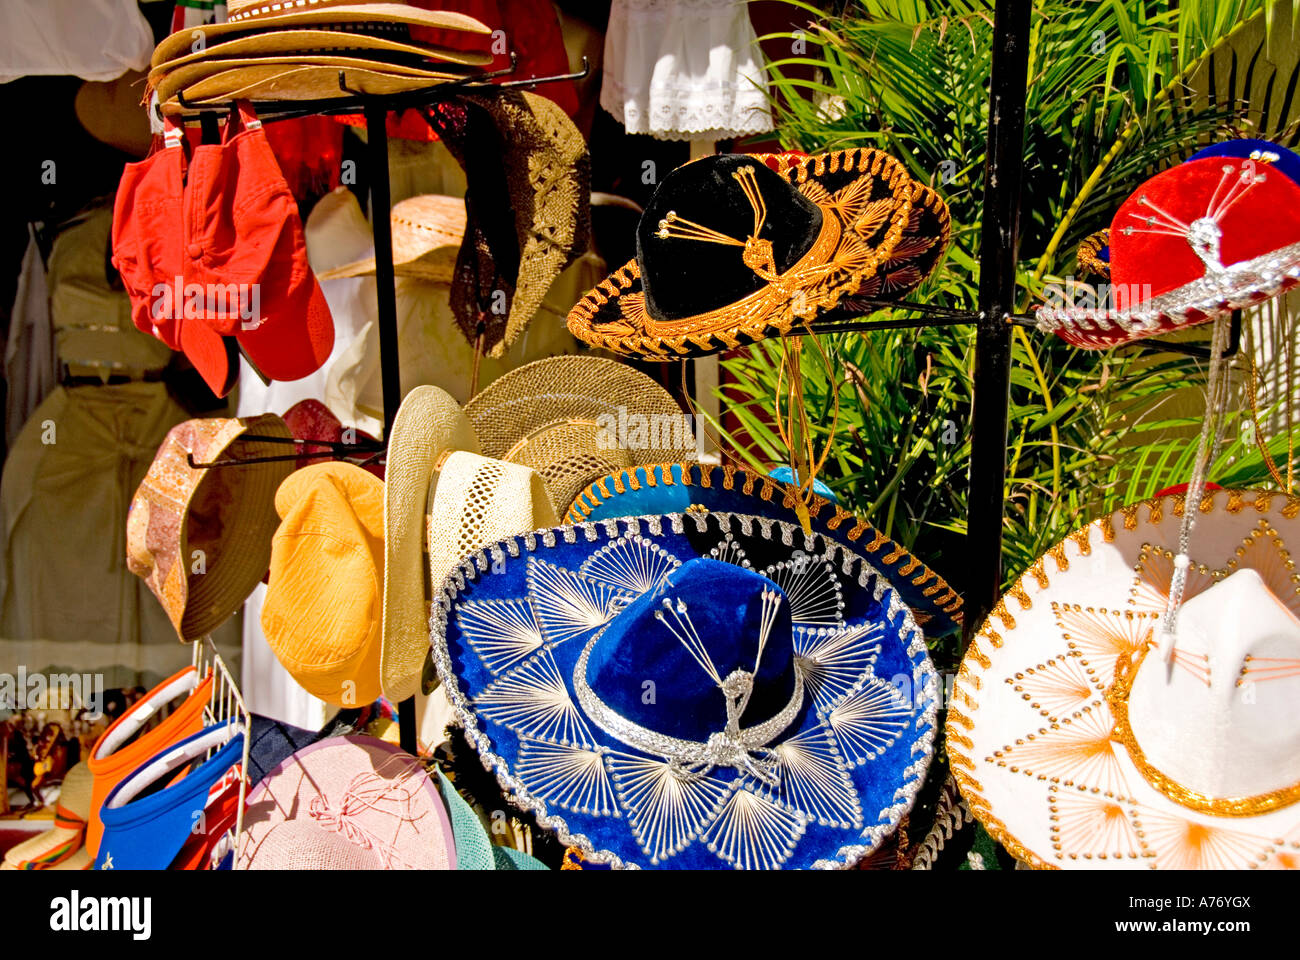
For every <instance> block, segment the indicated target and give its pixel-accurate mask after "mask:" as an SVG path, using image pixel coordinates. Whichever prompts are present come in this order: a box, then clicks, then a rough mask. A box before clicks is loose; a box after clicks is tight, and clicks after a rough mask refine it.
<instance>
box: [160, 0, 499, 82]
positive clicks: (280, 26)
mask: <svg viewBox="0 0 1300 960" xmlns="http://www.w3.org/2000/svg"><path fill="white" fill-rule="evenodd" d="M316 23H327V24H338V25H343V24H348V23H401V24H407V25H409V26H415V27H426V28H430V29H434V30H455V31H459V32H461V33H470V34H479V35H482V36H488V35H490V34H491V33H492V31H491V29H490V28H489V27H488V26H487V25H486V24H484V23H483V22H481V21H479V20H475V19H474V18H473V17H471V16H468V15H466V14H463V13H456V12H454V11H451V10H422V9H420V8H418V7H412V6H410V5H408V4H405V3H366V4H353V5H348V6H336V7H325V8H323V9H320V10H295V11H294V12H293V13H285V14H280V15H279V16H274V17H253V18H250V19H247V20H231V21H227V22H226V23H210V24H207V25H205V26H202V27H193V28H191V29H181V30H177V31H176V32H175V33H172V34H169V35H168V36H166V37H164V38H163V40H162V42H161V43H159V44H158V46H157V47H156V48H155V49H154V52H153V58H152V60H151V65H152V66H155V67H156V66H158V64H160V63H164V62H166V61H167V60H170V59H171V58H172V57H173V56H174V55H175V54H176V52H177V51H179V50H185V49H187V48H188V47H190V45H191V44H193V43H194V41H195V34H200V35H201V36H202V38H203V40H204V41H205V42H208V41H211V40H213V39H216V38H219V37H228V36H231V35H232V34H240V33H248V32H249V31H251V30H256V31H266V32H268V33H273V32H277V31H279V30H285V29H289V28H291V27H298V26H306V25H309V24H316ZM329 32H331V33H333V34H334V37H335V42H336V43H337V42H338V36H339V33H344V34H345V35H346V36H347V37H348V40H349V41H351V40H353V39H357V38H360V37H361V35H360V34H353V33H347V32H346V31H345V30H335V31H329ZM256 35H258V36H260V35H261V34H260V33H259V34H256Z"/></svg>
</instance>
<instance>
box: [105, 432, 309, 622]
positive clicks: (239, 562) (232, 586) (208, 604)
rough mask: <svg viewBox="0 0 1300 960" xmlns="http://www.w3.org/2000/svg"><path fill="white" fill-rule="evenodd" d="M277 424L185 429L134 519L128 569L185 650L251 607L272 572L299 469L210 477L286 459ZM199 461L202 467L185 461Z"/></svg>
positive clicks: (141, 491)
mask: <svg viewBox="0 0 1300 960" xmlns="http://www.w3.org/2000/svg"><path fill="white" fill-rule="evenodd" d="M246 433H247V434H252V435H254V436H271V437H282V438H284V439H286V440H287V439H289V438H290V434H289V430H288V428H287V427H286V426H285V423H284V421H283V420H282V419H281V418H280V417H278V416H276V415H275V414H269V413H268V414H262V415H261V416H257V417H252V418H246V419H240V420H230V419H221V418H210V419H203V420H187V421H185V422H184V423H181V424H178V425H177V426H175V427H173V428H172V429H171V431H170V432H169V433H168V434H167V437H166V439H165V440H164V441H163V443H162V445H161V446H160V447H159V448H158V454H157V456H156V457H155V458H154V461H153V463H152V464H151V465H150V467H149V471H148V473H146V474H145V477H144V480H142V481H141V483H140V487H139V488H138V489H137V490H136V493H135V497H134V498H133V499H132V501H131V508H130V512H129V513H128V515H127V522H126V537H127V566H128V567H129V568H130V570H131V572H132V573H134V574H136V575H137V576H139V577H141V578H142V579H143V580H144V581H145V583H147V584H148V585H149V589H150V590H152V591H153V593H154V596H156V597H157V598H158V601H159V602H160V603H161V604H162V605H163V609H164V610H165V611H166V612H167V616H168V618H169V619H170V620H171V622H172V625H173V626H174V627H175V628H176V634H177V636H178V637H179V638H180V640H181V641H182V642H188V641H192V640H199V639H202V638H203V637H204V636H206V635H208V634H209V633H211V632H212V631H213V630H215V629H216V628H217V627H219V626H220V625H221V624H222V623H223V622H225V620H226V619H227V618H228V617H230V616H231V615H232V614H234V612H235V611H236V610H238V609H239V608H240V606H242V605H243V603H244V601H245V600H246V599H248V595H249V594H250V593H252V592H253V588H254V587H256V586H257V584H258V583H259V582H260V581H261V579H262V577H264V576H265V575H266V571H267V569H268V567H269V566H270V563H271V538H272V537H273V536H274V535H275V530H276V527H277V526H279V517H278V516H277V515H276V512H275V491H276V490H277V489H278V488H279V486H280V483H281V482H282V481H283V480H284V479H285V477H287V476H288V475H289V473H290V472H292V470H293V462H292V461H277V462H269V463H252V464H234V465H229V464H226V465H222V466H218V467H209V466H205V464H211V463H214V462H216V461H229V460H235V461H237V460H248V459H254V458H260V457H273V456H279V455H282V454H283V453H285V451H286V450H287V449H288V448H287V447H286V446H284V445H283V444H280V443H275V442H272V441H251V440H245V439H243V436H244V434H246ZM189 457H193V460H194V463H195V464H196V466H190V464H189V460H188V459H187V458H189Z"/></svg>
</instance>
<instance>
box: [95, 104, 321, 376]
mask: <svg viewBox="0 0 1300 960" xmlns="http://www.w3.org/2000/svg"><path fill="white" fill-rule="evenodd" d="M168 130H169V132H168V134H167V143H168V144H169V145H168V146H165V147H164V148H163V149H162V150H160V151H157V152H155V153H154V154H153V155H151V156H150V157H148V158H146V159H145V160H143V161H141V162H140V163H138V164H130V165H128V166H127V169H126V172H125V173H124V175H123V178H122V181H121V183H120V184H119V186H118V193H117V198H116V203H115V211H114V212H115V216H114V223H113V231H114V235H113V262H114V264H115V265H116V266H117V268H118V270H119V272H121V273H122V275H123V285H124V286H126V288H127V292H128V293H129V294H130V296H131V301H132V316H133V318H134V320H135V323H136V325H137V326H138V327H139V328H140V329H141V330H143V331H145V332H146V333H152V334H153V335H155V336H157V337H158V338H159V339H161V340H162V341H163V342H165V343H166V344H167V345H168V346H169V347H171V348H172V349H173V350H175V349H181V350H183V351H184V352H185V355H186V356H187V357H189V359H190V361H191V362H192V363H193V364H194V367H195V369H196V370H198V371H199V373H200V375H202V377H203V379H204V381H205V382H206V383H207V384H208V387H209V388H210V389H211V390H212V391H213V393H215V394H216V395H217V396H219V397H222V396H225V395H226V394H227V393H229V392H230V390H231V389H232V388H233V386H234V383H235V380H236V378H237V377H238V369H239V368H238V364H237V362H236V358H237V355H238V354H237V349H236V341H237V343H238V345H239V346H241V347H242V348H243V350H244V352H245V353H246V354H247V356H248V359H249V361H250V362H251V363H253V364H254V365H255V366H256V367H257V368H258V369H259V370H261V371H262V373H263V374H265V375H266V376H267V377H269V378H271V379H275V380H298V379H300V378H302V377H305V376H307V375H308V374H310V373H312V372H314V371H315V370H318V369H319V368H320V366H321V364H323V363H324V362H325V360H326V359H327V358H328V357H329V354H330V350H331V349H332V348H333V346H334V321H333V318H331V316H330V313H329V307H328V306H327V304H326V303H325V297H324V295H323V294H322V293H321V289H320V284H318V283H317V282H316V277H315V275H314V274H313V273H312V272H311V268H310V267H309V266H308V263H307V243H306V238H305V236H304V233H303V228H302V221H301V219H300V218H299V216H298V205H297V202H296V201H295V200H294V198H293V196H292V195H291V194H290V193H289V188H288V185H287V183H286V182H285V179H284V176H283V174H282V173H281V172H280V166H279V164H278V163H277V161H276V158H275V156H274V154H273V153H272V152H271V148H270V145H269V144H268V142H267V138H266V134H265V132H264V131H263V129H262V125H261V123H260V122H258V120H257V117H256V115H255V114H254V113H253V111H252V108H251V107H250V106H248V105H247V104H245V103H241V104H240V105H239V106H238V110H237V112H236V113H235V114H234V115H232V119H231V120H230V122H228V123H227V124H226V127H225V134H224V136H223V142H222V143H220V144H208V145H199V146H197V147H194V148H193V150H192V154H193V155H192V157H191V158H190V160H189V161H188V170H187V169H186V167H187V161H186V157H185V150H184V148H183V147H182V146H181V140H182V139H183V138H182V136H181V135H180V128H179V127H178V126H177V125H176V124H175V123H174V122H169V128H168ZM232 285H236V286H232ZM253 308H256V309H257V316H256V317H251V316H247V315H246V314H247V313H248V312H251V310H252V309H253ZM241 313H242V314H244V315H241Z"/></svg>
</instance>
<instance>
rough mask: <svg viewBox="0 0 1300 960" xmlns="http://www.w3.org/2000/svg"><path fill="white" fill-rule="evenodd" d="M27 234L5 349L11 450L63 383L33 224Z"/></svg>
mask: <svg viewBox="0 0 1300 960" xmlns="http://www.w3.org/2000/svg"><path fill="white" fill-rule="evenodd" d="M27 231H28V239H27V252H26V253H24V254H23V266H22V273H21V274H19V276H18V292H17V295H16V296H15V297H14V308H13V313H12V314H11V316H10V318H9V336H8V338H7V340H6V341H5V350H4V363H5V369H4V374H5V383H6V384H7V385H8V387H9V390H8V394H7V395H6V398H5V442H6V444H7V445H9V446H11V447H12V446H13V444H14V440H15V438H16V437H17V436H18V431H19V430H21V429H22V428H23V424H24V423H26V422H27V418H28V417H30V416H31V415H32V411H33V410H35V409H36V408H37V407H38V406H40V403H41V401H42V400H44V399H45V398H46V397H47V396H48V395H49V393H50V391H51V390H53V389H54V387H55V386H56V385H57V384H58V382H59V365H58V362H57V361H56V360H55V359H54V332H53V330H52V329H51V327H50V298H49V290H48V287H47V285H46V276H45V261H44V260H42V259H41V249H40V246H39V245H38V244H37V242H36V233H35V231H34V230H33V229H32V227H31V225H30V224H29V225H28V227H27Z"/></svg>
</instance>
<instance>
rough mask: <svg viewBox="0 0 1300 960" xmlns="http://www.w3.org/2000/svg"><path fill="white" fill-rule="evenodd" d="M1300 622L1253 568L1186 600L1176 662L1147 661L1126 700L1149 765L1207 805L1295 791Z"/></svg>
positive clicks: (1299, 749) (1299, 779) (1299, 750)
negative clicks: (1208, 799) (1206, 799)
mask: <svg viewBox="0 0 1300 960" xmlns="http://www.w3.org/2000/svg"><path fill="white" fill-rule="evenodd" d="M1297 667H1300V621H1298V620H1297V619H1296V618H1295V616H1294V615H1293V614H1292V613H1291V612H1290V611H1289V610H1288V609H1287V608H1286V607H1285V606H1283V605H1282V603H1281V602H1280V601H1279V600H1278V599H1277V597H1276V596H1274V595H1273V593H1272V592H1271V591H1270V590H1269V589H1268V587H1267V586H1266V585H1265V583H1264V581H1263V579H1262V578H1261V577H1260V575H1259V573H1257V572H1256V571H1255V570H1253V569H1245V570H1239V571H1237V572H1236V573H1233V574H1232V575H1231V576H1229V577H1227V578H1226V579H1224V580H1222V581H1220V582H1219V583H1216V584H1214V585H1213V586H1211V587H1210V588H1209V589H1207V590H1206V591H1204V592H1203V593H1201V594H1198V595H1197V596H1195V597H1193V598H1191V599H1190V600H1188V601H1187V602H1186V603H1185V604H1184V605H1183V607H1182V611H1181V613H1180V615H1179V618H1178V628H1177V634H1176V637H1175V646H1174V660H1173V662H1172V663H1171V664H1170V665H1168V666H1166V664H1164V663H1163V662H1162V661H1161V659H1160V658H1159V657H1158V656H1156V655H1153V654H1148V655H1147V656H1146V657H1145V658H1144V659H1143V660H1142V662H1141V664H1140V665H1139V666H1138V668H1137V670H1136V672H1135V674H1134V676H1133V679H1132V686H1131V689H1130V691H1129V696H1128V718H1129V725H1130V727H1131V730H1132V736H1133V738H1134V740H1135V741H1136V743H1137V745H1138V746H1139V747H1140V749H1141V752H1142V754H1143V755H1144V757H1145V760H1146V763H1147V764H1149V765H1150V766H1151V767H1154V768H1155V770H1156V771H1158V772H1159V773H1160V774H1162V775H1163V776H1164V777H1166V778H1169V779H1172V780H1173V781H1175V783H1176V784H1178V785H1179V786H1180V787H1182V788H1184V789H1186V790H1190V791H1193V792H1195V793H1197V794H1200V795H1201V796H1205V797H1215V798H1218V797H1249V796H1257V795H1259V794H1265V793H1269V792H1272V791H1275V790H1282V789H1286V788H1288V787H1294V786H1295V785H1296V784H1298V783H1300V724H1298V723H1297V722H1296V705H1297V704H1300V669H1297Z"/></svg>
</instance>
